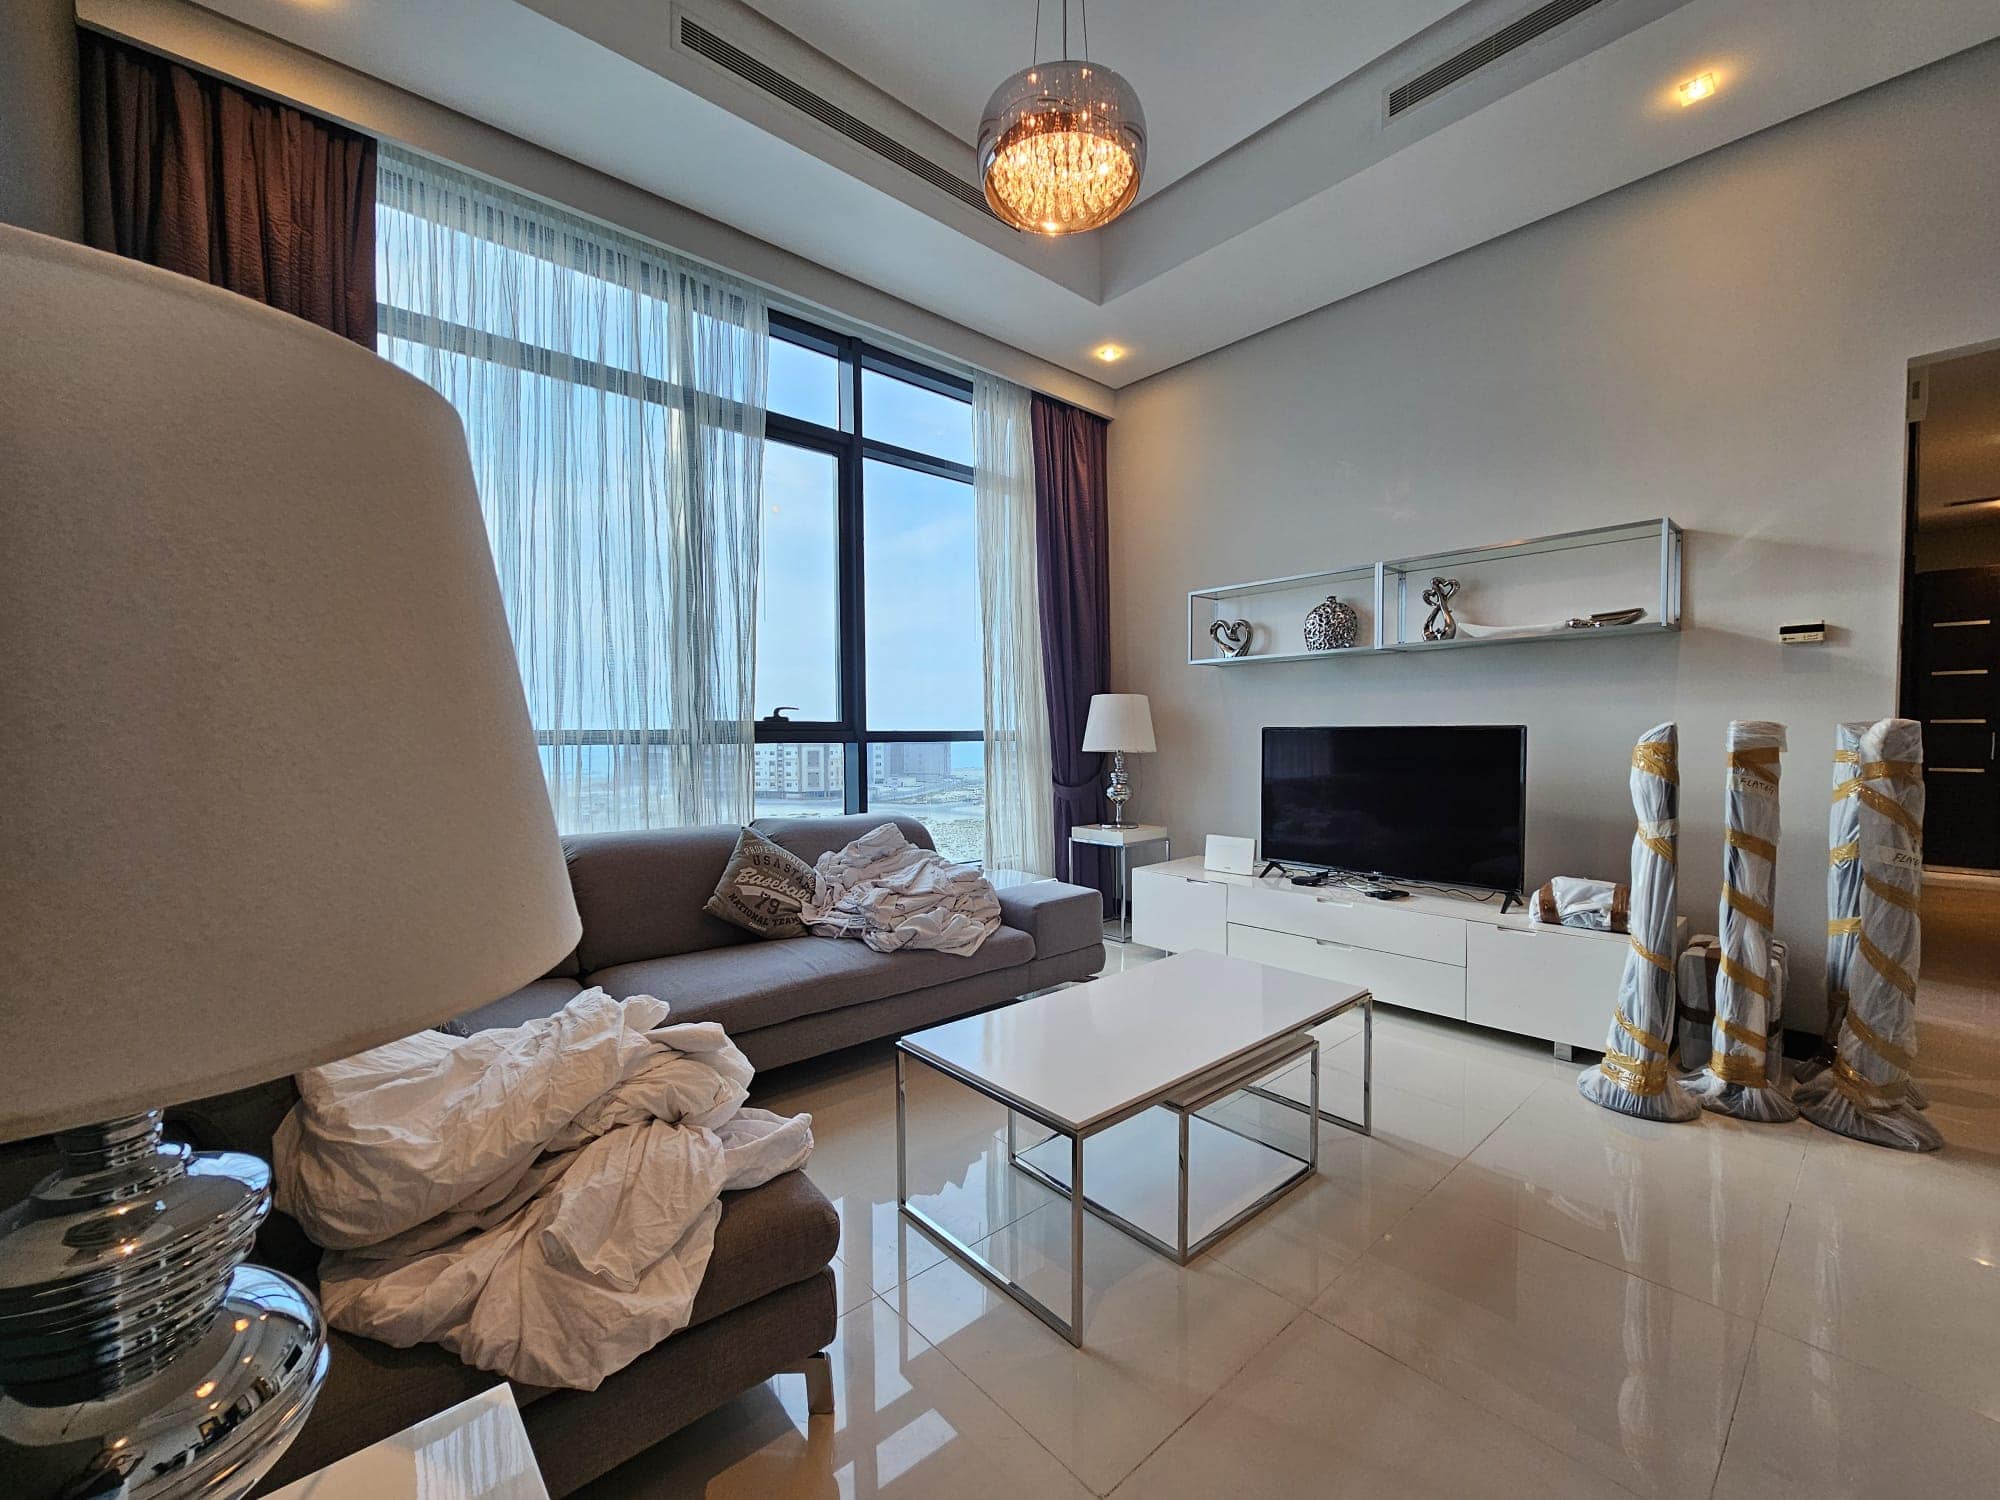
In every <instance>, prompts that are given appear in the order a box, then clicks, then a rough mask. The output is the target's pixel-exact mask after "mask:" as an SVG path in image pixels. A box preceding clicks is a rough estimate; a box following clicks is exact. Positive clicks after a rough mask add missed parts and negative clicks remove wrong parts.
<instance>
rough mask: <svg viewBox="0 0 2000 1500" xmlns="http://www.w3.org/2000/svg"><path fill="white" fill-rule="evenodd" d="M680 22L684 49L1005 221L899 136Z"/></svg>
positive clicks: (972, 189)
mask: <svg viewBox="0 0 2000 1500" xmlns="http://www.w3.org/2000/svg"><path fill="white" fill-rule="evenodd" d="M680 23H681V34H680V40H681V45H682V46H683V47H685V48H687V50H688V51H690V52H692V53H694V54H696V55H697V56H699V57H705V58H707V59H708V60H709V61H710V62H712V63H714V64H715V65H716V66H717V67H720V68H725V69H727V70H728V71H729V72H731V73H734V74H735V75H736V76H737V77H738V78H740V79H742V80H743V81H744V82H745V83H747V84H750V85H752V86H753V87H756V88H760V89H762V90H763V91H764V92H765V93H767V94H769V95H770V96H771V97H772V98H773V99H780V100H783V101H784V102H785V103H786V104H789V105H791V107H792V108H793V109H796V110H798V111H799V112H800V113H801V114H806V115H810V116H811V117H812V118H813V119H815V120H817V121H819V123H820V124H822V125H824V126H826V127H827V128H828V129H830V130H837V131H839V132H840V133H841V134H842V135H844V136H846V137H847V138H848V139H849V140H850V141H853V142H854V143H855V145H857V146H861V147H864V148H866V149H867V150H869V151H872V152H874V153H875V154H876V155H877V156H879V157H881V158H882V159H883V160H884V161H886V162H893V163H894V164H895V165H896V166H899V167H901V168H902V169H903V170H904V171H905V172H908V173H909V174H910V175H911V176H913V177H921V178H922V179H923V180H924V181H925V182H928V183H929V184H930V185H931V186H932V187H934V188H941V189H943V190H944V191H945V192H947V193H950V194H951V195H952V197H954V198H956V199H958V201H959V202H961V203H963V204H965V205H966V206H967V207H968V208H976V209H978V210H979V211H980V212H981V213H983V214H985V215H986V216H987V217H988V218H989V219H993V220H995V221H1000V216H999V215H998V214H996V213H994V212H993V210H992V209H991V208H989V207H987V205H986V195H985V194H984V193H982V192H981V191H980V190H979V188H978V187H977V186H976V185H975V184H973V183H970V182H967V181H966V180H965V179H964V178H963V177H960V176H959V175H958V174H957V173H956V172H953V171H950V170H949V169H947V168H945V167H941V166H939V165H938V164H937V163H936V162H934V161H932V160H930V158H928V157H926V156H921V155H919V154H918V153H917V152H915V151H912V150H911V149H910V148H909V147H908V146H905V145H904V144H903V143H902V142H901V141H899V140H897V139H896V138H895V137H894V136H891V135H888V134H886V133H885V132H883V131H880V130H877V129H876V128H875V127H874V126H873V125H870V124H869V123H868V122H867V121H866V120H863V119H859V118H857V117H856V116H854V115H852V114H849V113H848V112H847V111H846V110H844V109H842V108H841V107H840V106H839V105H838V104H835V103H834V102H833V101H832V100H831V99H827V98H823V97H822V96H821V95H819V94H816V93H814V92H813V91H812V90H811V89H809V88H807V87H806V86H805V85H804V84H802V83H800V82H798V81H797V80H796V79H791V78H787V77H786V76H785V75H784V74H782V73H780V72H779V71H778V70H777V69H776V68H774V67H772V66H771V65H770V64H769V63H766V62H764V61H762V60H760V59H758V58H755V57H752V56H751V55H750V54H749V53H748V52H745V51H744V50H743V49H742V48H741V47H738V46H737V45H735V44H734V43H733V42H729V41H725V40H724V39H723V38H721V37H719V36H717V35H716V34H715V33H714V32H712V31H710V30H709V29H708V28H707V27H706V26H704V25H702V24H701V22H699V21H697V20H695V19H694V18H693V17H691V16H685V15H684V16H682V17H681V18H680Z"/></svg>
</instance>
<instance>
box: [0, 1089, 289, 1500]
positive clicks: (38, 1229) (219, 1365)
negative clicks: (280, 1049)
mask: <svg viewBox="0 0 2000 1500" xmlns="http://www.w3.org/2000/svg"><path fill="white" fill-rule="evenodd" d="M56 1144H57V1146H58V1147H59V1148H60V1150H61V1152H62V1165H61V1168H60V1169H59V1170H58V1171H57V1172H56V1173H55V1174H54V1175H52V1176H50V1177H48V1178H47V1179H45V1180H44V1181H43V1182H42V1184H41V1185H40V1186H39V1187H37V1188H36V1189H35V1191H34V1193H33V1195H32V1196H30V1197H29V1198H28V1199H27V1200H25V1201H24V1202H22V1203H18V1204H16V1205H15V1206H14V1207H13V1208H11V1209H9V1210H8V1211H7V1212H6V1213H5V1214H0V1237H4V1240H5V1242H6V1247H5V1253H4V1255H0V1385H4V1388H5V1394H4V1396H0V1475H4V1476H5V1479H4V1483H0V1491H4V1493H6V1494H7V1495H8V1496H10V1497H11V1496H22V1497H27V1496H42V1495H49V1496H57V1495H60V1496H83V1495H103V1496H113V1495H116V1496H119V1497H123V1500H164V1497H167V1496H173V1497H175V1500H179V1497H183V1496H200V1497H202V1500H236V1497H238V1496H242V1495H247V1494H248V1493H249V1492H250V1491H251V1489H253V1488H254V1487H255V1486H256V1483H257V1481H258V1480H259V1479H260V1478H262V1477H263V1475H264V1472H265V1471H266V1470H267V1469H269V1468H270V1467H271V1465H272V1464H274V1463H276V1462H277V1460H278V1458H279V1456H280V1455H281V1454H282V1453H283V1452H284V1451H285V1447H286V1445H287V1444H288V1443H290V1442H291V1440H292V1438H293V1437H294V1436H296V1435H297V1433H298V1431H299V1429H300V1428H301V1427H303V1426H304V1425H305V1420H306V1414H307V1413H308V1412H309V1411H310V1410H311V1409H312V1403H313V1398H314V1397H315V1396H316V1395H317V1394H318V1393H319V1387H320V1382H321V1381H323V1380H324V1379H325V1378H326V1367H327V1350H326V1325H325V1324H324V1323H323V1322H321V1320H320V1316H319V1308H318V1307H317V1306H316V1305H315V1304H314V1302H313V1299H312V1296H311V1294H310V1293H308V1292H307V1291H306V1289H305V1288H304V1287H302V1286H300V1285H299V1284H298V1283H297V1282H295V1281H293V1280H291V1279H290V1278H289V1277H285V1276H281V1275H279V1274H278V1273H277V1272H275V1271H267V1270H264V1269H262V1268H261V1267H257V1266H246V1265H244V1264H242V1261H243V1258H244V1256H245V1255H246V1254H248V1253H249V1250H250V1242H251V1240H252V1238H253V1237H254V1236H255V1235H256V1232H257V1226H258V1225H259V1224H260V1223H261V1222H262V1221H263V1219H264V1215H265V1214H266V1213H268V1212H269V1211H270V1204H271V1171H270V1168H269V1167H267V1166H265V1164H264V1163H263V1162H261V1161H259V1160H257V1158H255V1157H254V1156H243V1155H239V1154H237V1153H235V1152H200V1153H196V1152H190V1151H189V1150H188V1149H187V1148H186V1147H184V1146H176V1145H169V1144H167V1143H165V1142H164V1141H162V1139H161V1136H160V1116H159V1113H158V1112H157V1111H154V1112H151V1113H147V1114H142V1115H134V1116H131V1117H129V1118H127V1119H122V1120H114V1121H110V1122H107V1123H106V1124H103V1125H96V1126H92V1127H90V1128H88V1129H84V1130H73V1131H66V1132H63V1133H62V1134H59V1135H58V1136H57V1137H56Z"/></svg>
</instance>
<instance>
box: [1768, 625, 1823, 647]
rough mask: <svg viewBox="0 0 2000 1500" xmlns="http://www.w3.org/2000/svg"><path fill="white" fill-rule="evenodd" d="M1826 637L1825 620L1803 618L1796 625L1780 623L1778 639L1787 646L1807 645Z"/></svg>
mask: <svg viewBox="0 0 2000 1500" xmlns="http://www.w3.org/2000/svg"><path fill="white" fill-rule="evenodd" d="M1825 639H1826V621H1824V620H1805V621H1802V622H1800V623H1799V624H1797V625H1780V626H1779V627H1778V640H1779V641H1780V643H1782V644H1784V645H1787V646H1809V645H1811V644H1812V643H1814V642H1815V641H1823V640H1825Z"/></svg>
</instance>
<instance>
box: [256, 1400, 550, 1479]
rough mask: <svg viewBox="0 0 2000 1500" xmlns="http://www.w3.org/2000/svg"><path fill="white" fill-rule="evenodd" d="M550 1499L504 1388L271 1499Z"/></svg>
mask: <svg viewBox="0 0 2000 1500" xmlns="http://www.w3.org/2000/svg"><path fill="white" fill-rule="evenodd" d="M460 1495H465V1496H470V1495H477V1496H479V1497H480V1500H549V1492H548V1490H547V1488H546V1487H544V1485H543V1484H542V1471H541V1470H540V1469H539V1468H538V1467H536V1465H535V1450H534V1449H533V1448H531V1447H529V1446H528V1430H527V1429H526V1428H525V1427H523V1426H522V1425H521V1412H520V1408H519V1407H517V1406H516V1405H515V1404H514V1388H513V1387H512V1386H511V1385H509V1384H508V1383H507V1382H506V1381H504V1380H503V1381H501V1382H500V1383H499V1384H498V1385H495V1386H490V1387H488V1388H487V1389H486V1390H484V1391H482V1392H480V1394H478V1395H477V1396H474V1397H472V1398H471V1399H470V1400H467V1401H461V1402H459V1403H458V1405H456V1406H454V1407H451V1408H449V1409H447V1410H445V1411H441V1412H439V1413H437V1415H435V1416H431V1417H426V1418H424V1420H423V1421H421V1422H419V1423H417V1424H416V1425H415V1426H414V1427H406V1428H404V1429H403V1430H402V1431H401V1432H399V1433H397V1434H396V1435H395V1436H394V1437H386V1438H384V1439H382V1441H381V1442H379V1443H374V1444H371V1445H370V1446H369V1447H366V1448H363V1449H361V1451H360V1452H358V1453H350V1454H348V1455H347V1457H345V1458H343V1459H340V1460H339V1461H338V1462H336V1463H333V1464H330V1465H328V1466H327V1467H326V1468H324V1469H321V1470H319V1471H318V1472H317V1473H314V1474H308V1475H307V1476H306V1477H305V1478H304V1479H298V1480H294V1481H293V1482H292V1483H290V1484H288V1485H286V1486H285V1487H284V1488H283V1489H281V1490H273V1491H272V1492H271V1493H270V1494H269V1495H268V1496H266V1497H265V1500H437V1497H440V1496H460Z"/></svg>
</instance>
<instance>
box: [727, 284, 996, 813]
mask: <svg viewBox="0 0 2000 1500" xmlns="http://www.w3.org/2000/svg"><path fill="white" fill-rule="evenodd" d="M770 321H771V337H772V338H774V339H780V340H782V341H784V342H786V343H790V344H797V345H800V346H802V347H804V348H807V349H812V350H816V351H817V352H819V353H821V354H825V355H830V356H831V357H832V358H833V359H834V361H835V369H836V371H837V372H838V379H839V382H840V406H839V419H840V425H839V426H838V427H827V426H824V425H822V424H820V423H818V422H809V421H806V420H805V419H803V418H800V417H792V416H786V415H784V414H782V413H780V412H777V411H769V412H767V413H766V414H765V418H764V440H765V442H767V443H786V444H789V445H791V446H793V447H798V448H805V449H809V450H811V451H813V452H817V453H828V454H832V455H833V457H834V460H835V471H836V475H837V479H836V483H837V485H838V489H839V494H838V497H837V498H838V517H839V520H838V529H837V535H838V537H839V542H838V546H839V552H840V556H839V559H838V566H837V569H836V572H837V576H838V580H839V582H838V593H839V608H838V612H837V619H838V622H839V624H838V628H839V632H840V642H839V651H838V653H837V658H838V671H839V679H840V680H839V682H838V684H837V687H836V692H835V701H836V702H837V703H838V704H839V705H840V717H839V718H838V719H790V718H787V719H776V718H769V717H766V718H761V719H758V720H757V721H756V725H755V730H756V734H755V738H756V742H757V743H758V744H760V745H782V744H838V745H840V746H841V747H842V751H843V765H842V777H841V793H842V798H843V803H844V811H846V812H847V813H850V814H857V813H865V812H867V811H868V774H867V772H868V752H869V749H870V747H872V746H874V745H895V744H903V745H908V744H940V743H944V744H950V743H965V742H977V741H983V740H984V739H985V737H986V734H985V729H984V726H974V727H971V728H964V729H872V728H870V727H869V724H868V640H867V628H868V622H867V618H866V615H865V612H864V610H865V598H866V581H867V571H866V570H867V556H866V549H865V546H864V542H863V537H864V535H865V526H864V520H865V516H866V510H867V494H866V489H867V486H866V483H865V479H864V474H865V470H866V465H868V464H869V463H886V464H893V465H895V466H896V467H898V468H903V469H913V470H915V471H917V472H918V473H921V474H930V475H933V476H935V477H937V478H940V479H951V480H956V481H958V482H960V483H963V484H968V485H969V484H971V483H972V482H973V469H972V465H970V464H961V463H957V462H955V461H953V460H951V459H947V458H940V457H938V456H937V455H935V454H930V453H922V452H919V451H917V450H916V449H913V448H904V447H899V446H898V445H896V444H894V443H885V442H882V441H880V440H877V439H870V438H867V437H864V436H863V427H864V420H863V418H864V413H863V408H862V394H861V392H862V380H861V374H862V371H864V370H871V371H873V372H874V373H876V374H878V375H887V376H890V377H891V378H893V379H896V380H901V381H905V382H907V383H908V384H910V385H915V386H919V387H921V388H923V389H925V390H930V391H935V392H937V393H938V394H939V395H943V396H950V397H952V398H954V399H956V400H961V401H964V402H966V403H967V407H968V411H967V417H968V420H970V405H971V401H972V382H971V380H969V379H967V378H966V377H964V376H961V375H954V374H952V373H951V372H949V371H946V370H939V369H936V368H934V367H932V366H930V365H926V364H923V363H921V362H920V361H917V360H913V359H910V358H908V357H907V356H905V355H902V354H898V353H895V352H894V351H892V350H888V349H882V348H878V347H876V346H875V345H872V344H870V343H868V342H867V341H866V340H864V339H862V338H859V337H856V336H854V335H852V334H843V333H839V332H836V331H835V330H833V329H830V328H824V327H821V326H820V325H818V324H816V323H812V322H809V321H808V320H806V319H804V318H800V317H796V316H794V315H792V314H790V313H783V312H778V311H776V310H775V309H774V310H773V311H772V313H771V317H770Z"/></svg>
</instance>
